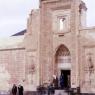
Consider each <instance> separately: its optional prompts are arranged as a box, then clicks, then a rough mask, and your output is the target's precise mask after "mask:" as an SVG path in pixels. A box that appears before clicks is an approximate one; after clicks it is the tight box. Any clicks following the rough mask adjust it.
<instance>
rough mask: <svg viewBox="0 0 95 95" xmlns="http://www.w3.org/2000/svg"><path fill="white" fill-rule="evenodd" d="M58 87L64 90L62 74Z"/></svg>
mask: <svg viewBox="0 0 95 95" xmlns="http://www.w3.org/2000/svg"><path fill="white" fill-rule="evenodd" d="M60 87H61V89H63V88H64V75H63V74H61V75H60Z"/></svg>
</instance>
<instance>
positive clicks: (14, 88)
mask: <svg viewBox="0 0 95 95" xmlns="http://www.w3.org/2000/svg"><path fill="white" fill-rule="evenodd" d="M16 94H17V86H16V85H15V84H14V85H13V87H12V95H16Z"/></svg>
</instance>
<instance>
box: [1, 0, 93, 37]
mask: <svg viewBox="0 0 95 95" xmlns="http://www.w3.org/2000/svg"><path fill="white" fill-rule="evenodd" d="M83 1H85V2H86V4H87V7H88V11H87V24H88V26H94V25H95V11H94V9H95V0H83ZM38 2H39V0H0V37H8V36H10V35H12V34H14V33H17V32H19V31H21V30H23V29H25V28H26V26H27V18H28V15H29V13H30V11H31V9H36V8H38V7H39V3H38Z"/></svg>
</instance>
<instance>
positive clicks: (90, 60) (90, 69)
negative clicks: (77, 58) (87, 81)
mask: <svg viewBox="0 0 95 95" xmlns="http://www.w3.org/2000/svg"><path fill="white" fill-rule="evenodd" d="M88 67H89V72H90V74H91V73H94V64H93V60H92V53H89V54H88Z"/></svg>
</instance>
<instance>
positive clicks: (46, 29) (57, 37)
mask: <svg viewBox="0 0 95 95" xmlns="http://www.w3.org/2000/svg"><path fill="white" fill-rule="evenodd" d="M86 11H87V8H86V6H85V3H84V2H82V1H81V0H40V7H39V9H37V10H32V12H31V14H30V15H29V19H28V22H27V32H26V33H25V35H24V38H23V39H22V38H20V39H22V40H21V42H19V41H18V42H16V43H15V44H8V45H7V46H6V44H5V45H3V46H4V47H2V45H1V47H0V63H1V68H2V67H3V68H4V69H3V70H1V71H0V74H2V72H6V74H7V75H6V76H7V78H5V83H6V82H7V84H8V86H7V87H6V88H7V89H9V88H11V86H12V84H13V83H16V84H23V85H24V87H25V90H30V91H35V90H36V88H37V86H38V85H42V84H48V83H49V82H51V81H52V78H53V77H52V76H53V75H56V76H57V77H59V76H60V74H61V73H63V74H64V75H65V76H64V77H65V79H66V80H68V77H69V80H68V81H65V82H66V83H67V84H68V82H69V84H70V87H71V88H77V87H80V91H81V93H95V78H94V77H95V41H94V39H95V38H94V35H95V27H92V28H87V27H86ZM13 38H14V37H12V39H13ZM17 39H18V38H16V39H15V40H16V41H17ZM13 42H14V41H13ZM9 43H10V42H9ZM5 46H6V47H5ZM67 84H65V86H66V87H67ZM0 89H3V88H2V86H0ZM4 89H5V88H4Z"/></svg>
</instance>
